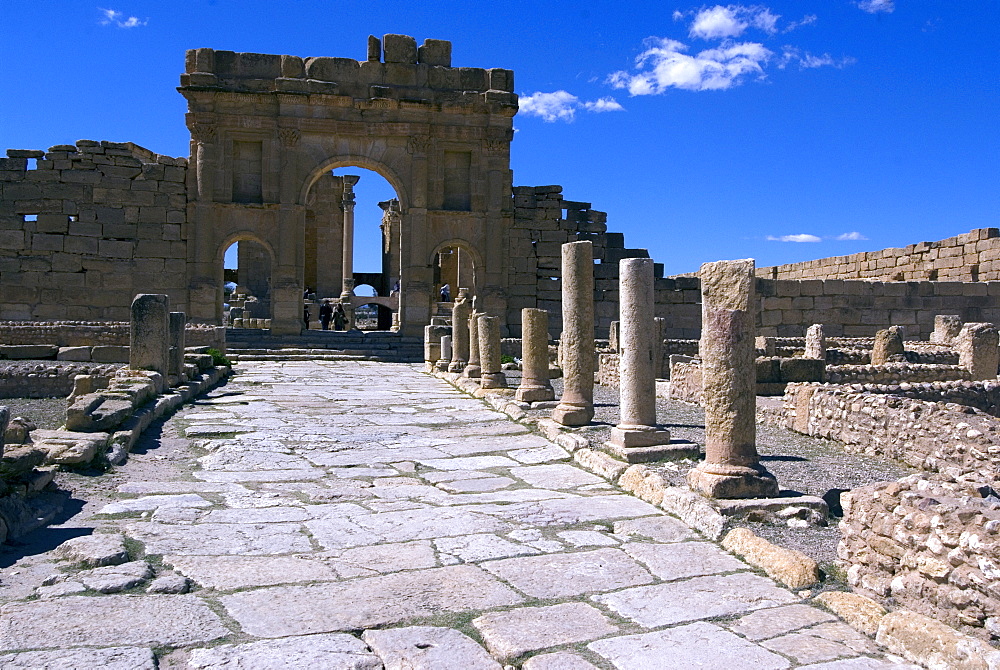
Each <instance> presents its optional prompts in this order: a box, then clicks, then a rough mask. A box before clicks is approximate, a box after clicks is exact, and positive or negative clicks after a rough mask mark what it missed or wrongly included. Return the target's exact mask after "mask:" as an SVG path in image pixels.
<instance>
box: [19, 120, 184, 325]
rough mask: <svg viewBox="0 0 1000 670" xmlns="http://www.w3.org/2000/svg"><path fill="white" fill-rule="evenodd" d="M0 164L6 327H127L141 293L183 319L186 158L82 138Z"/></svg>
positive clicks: (26, 153)
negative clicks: (24, 323)
mask: <svg viewBox="0 0 1000 670" xmlns="http://www.w3.org/2000/svg"><path fill="white" fill-rule="evenodd" d="M7 156H8V157H7V158H0V284H2V285H3V294H2V296H0V319H11V320H38V321H44V320H124V319H127V318H128V315H129V305H130V304H131V302H132V298H133V297H134V296H135V294H137V293H150V292H153V293H166V294H168V295H169V296H170V301H171V304H172V305H173V306H174V307H175V308H176V309H178V310H182V311H186V310H185V306H186V304H187V297H188V296H187V285H188V281H187V244H186V241H185V236H186V231H185V229H184V225H185V222H186V207H187V196H186V187H185V179H186V172H187V159H185V158H171V157H169V156H161V155H158V154H155V153H153V152H151V151H149V150H147V149H144V148H142V147H140V146H137V145H135V144H132V143H131V142H126V143H116V142H94V141H90V140H80V141H78V142H77V143H76V145H71V144H63V145H56V146H53V147H50V148H49V150H48V151H35V150H14V149H10V150H8V151H7Z"/></svg>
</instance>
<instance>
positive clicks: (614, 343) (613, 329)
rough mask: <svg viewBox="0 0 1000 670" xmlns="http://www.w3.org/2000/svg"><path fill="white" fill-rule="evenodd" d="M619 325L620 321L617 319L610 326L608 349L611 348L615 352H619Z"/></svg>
mask: <svg viewBox="0 0 1000 670" xmlns="http://www.w3.org/2000/svg"><path fill="white" fill-rule="evenodd" d="M618 326H619V323H618V322H617V321H612V322H611V325H610V326H608V349H611V351H613V352H615V353H616V354H617V353H618V345H619V342H618V339H619V338H618Z"/></svg>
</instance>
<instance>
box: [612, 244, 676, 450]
mask: <svg viewBox="0 0 1000 670" xmlns="http://www.w3.org/2000/svg"><path fill="white" fill-rule="evenodd" d="M618 287H619V288H618V296H619V298H618V300H619V303H618V304H619V310H620V320H619V326H618V394H619V398H620V400H619V406H620V412H621V416H620V419H619V422H618V425H617V426H615V427H614V428H613V429H612V430H611V439H610V441H609V442H608V445H607V446H608V448H609V449H610V450H611V452H612V453H614V454H615V455H616V456H620V457H625V458H626V460H628V461H629V462H634V461H635V460H639V459H632V458H629V456H630V452H632V451H634V450H636V448H643V447H652V446H654V445H665V444H669V443H670V432H669V431H667V430H662V429H659V428H658V427H657V425H656V372H655V369H654V367H655V366H654V361H653V350H654V346H653V345H654V340H655V339H656V333H655V332H654V331H655V329H656V326H657V324H656V322H655V321H654V319H653V259H651V258H623V259H622V260H621V261H620V263H619V280H618ZM642 460H651V458H647V459H642Z"/></svg>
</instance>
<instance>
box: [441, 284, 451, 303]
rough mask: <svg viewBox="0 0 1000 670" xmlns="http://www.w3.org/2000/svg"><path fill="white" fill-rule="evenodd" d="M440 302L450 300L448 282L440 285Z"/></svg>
mask: <svg viewBox="0 0 1000 670" xmlns="http://www.w3.org/2000/svg"><path fill="white" fill-rule="evenodd" d="M441 302H451V286H450V285H449V284H445V285H444V286H442V287H441Z"/></svg>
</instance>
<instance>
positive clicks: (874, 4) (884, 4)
mask: <svg viewBox="0 0 1000 670" xmlns="http://www.w3.org/2000/svg"><path fill="white" fill-rule="evenodd" d="M858 7H859V8H861V10H862V11H865V12H868V13H869V14H878V13H879V12H885V13H886V14H890V13H892V11H893V10H895V9H896V3H895V0H859V2H858Z"/></svg>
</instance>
